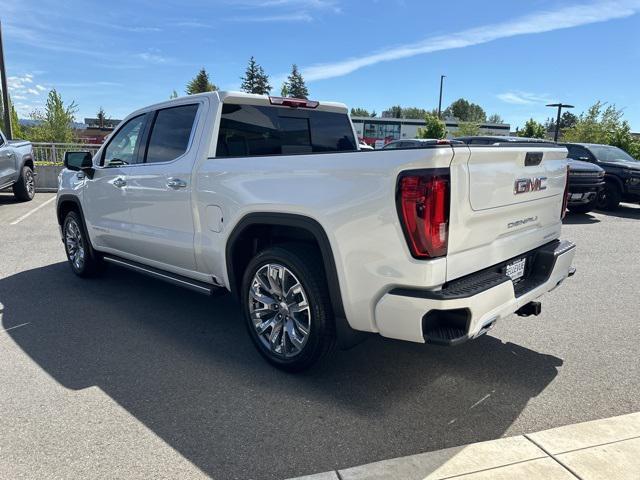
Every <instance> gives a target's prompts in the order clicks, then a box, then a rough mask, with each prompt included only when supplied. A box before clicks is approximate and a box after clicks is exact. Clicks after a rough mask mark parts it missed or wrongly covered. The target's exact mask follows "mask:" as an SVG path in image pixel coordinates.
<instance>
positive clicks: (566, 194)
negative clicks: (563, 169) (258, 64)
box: [560, 165, 569, 220]
mask: <svg viewBox="0 0 640 480" xmlns="http://www.w3.org/2000/svg"><path fill="white" fill-rule="evenodd" d="M568 204H569V166H568V165H567V176H566V178H565V181H564V197H563V198H562V213H561V215H560V219H561V220H564V217H565V216H566V215H567V205H568Z"/></svg>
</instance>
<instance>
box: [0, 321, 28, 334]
mask: <svg viewBox="0 0 640 480" xmlns="http://www.w3.org/2000/svg"><path fill="white" fill-rule="evenodd" d="M30 323H31V322H27V323H21V324H20V325H14V326H13V327H9V328H5V329H4V330H0V332H2V333H4V332H8V331H9V330H14V329H16V328H20V327H24V326H25V325H29V324H30Z"/></svg>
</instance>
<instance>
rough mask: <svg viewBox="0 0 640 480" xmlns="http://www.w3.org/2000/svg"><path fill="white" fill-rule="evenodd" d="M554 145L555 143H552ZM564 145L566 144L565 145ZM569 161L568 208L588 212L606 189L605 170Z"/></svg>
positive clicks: (483, 140) (500, 140)
mask: <svg viewBox="0 0 640 480" xmlns="http://www.w3.org/2000/svg"><path fill="white" fill-rule="evenodd" d="M455 140H457V141H461V142H463V143H466V144H468V145H494V146H495V145H503V144H504V145H514V144H522V143H535V144H543V143H547V144H548V143H551V142H550V141H549V140H545V139H543V138H530V137H512V136H498V135H479V136H469V137H458V138H456V139H455ZM551 144H552V145H553V144H554V143H551ZM563 146H564V145H563ZM567 160H568V163H569V199H568V202H567V208H568V209H569V211H570V212H573V213H588V212H590V211H591V210H593V209H594V208H596V202H597V199H598V195H599V194H600V193H601V192H602V191H603V189H604V185H605V183H604V170H603V169H602V168H600V167H599V166H597V165H595V164H593V163H588V162H585V161H582V160H578V159H576V158H575V156H574V157H572V156H571V155H569V158H568V159H567Z"/></svg>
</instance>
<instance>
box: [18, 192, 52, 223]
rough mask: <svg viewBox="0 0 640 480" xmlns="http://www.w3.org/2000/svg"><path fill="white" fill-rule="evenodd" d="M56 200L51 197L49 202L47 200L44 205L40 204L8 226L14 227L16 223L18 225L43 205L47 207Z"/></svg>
mask: <svg viewBox="0 0 640 480" xmlns="http://www.w3.org/2000/svg"><path fill="white" fill-rule="evenodd" d="M55 199H56V197H51V198H50V199H49V200H47V201H46V202H44V203H41V204H40V205H38V206H37V207H36V208H34V209H33V210H29V211H28V212H27V213H25V214H24V215H22V216H21V217H19V218H17V219H16V220H14V221H13V222H11V223H10V224H9V225H16V224H18V223H20V222H21V221H23V220H24V219H25V218H27V217H29V216H31V215H33V214H34V213H36V212H37V211H38V210H40V209H41V208H42V207H44V206H45V205H48V204H49V203H51V202H53V201H54V200H55Z"/></svg>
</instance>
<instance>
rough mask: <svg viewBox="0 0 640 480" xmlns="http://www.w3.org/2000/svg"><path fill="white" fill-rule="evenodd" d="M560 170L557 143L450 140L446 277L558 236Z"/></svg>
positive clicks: (562, 154) (563, 165) (562, 158)
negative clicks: (459, 142) (453, 144)
mask: <svg viewBox="0 0 640 480" xmlns="http://www.w3.org/2000/svg"><path fill="white" fill-rule="evenodd" d="M566 171H567V161H566V149H565V148H563V147H553V146H548V145H544V146H537V145H525V146H509V147H505V146H499V147H498V146H479V147H473V146H472V147H467V146H456V147H455V155H454V159H453V161H452V163H451V185H452V189H451V212H450V223H449V250H448V255H447V280H452V279H455V278H458V277H461V276H464V275H466V274H469V273H472V272H475V271H478V270H480V269H482V268H486V267H489V266H491V265H495V264H497V263H500V262H502V261H505V260H507V259H510V258H513V257H515V256H517V255H519V254H521V253H524V252H527V251H529V250H532V249H534V248H536V247H539V246H540V245H543V244H545V243H548V242H550V241H551V240H553V239H555V238H558V237H559V235H560V227H561V223H562V222H561V210H562V202H563V194H564V190H565V182H566Z"/></svg>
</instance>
